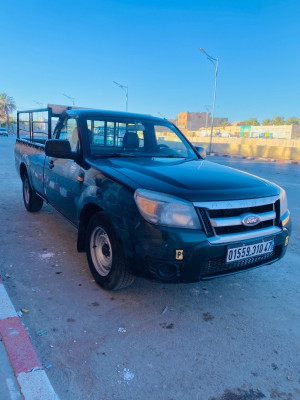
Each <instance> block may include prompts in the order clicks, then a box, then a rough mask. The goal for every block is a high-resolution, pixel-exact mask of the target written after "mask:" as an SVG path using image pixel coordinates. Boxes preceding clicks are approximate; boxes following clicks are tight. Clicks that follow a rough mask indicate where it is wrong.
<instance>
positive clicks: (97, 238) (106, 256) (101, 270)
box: [90, 226, 112, 276]
mask: <svg viewBox="0 0 300 400" xmlns="http://www.w3.org/2000/svg"><path fill="white" fill-rule="evenodd" d="M90 251H91V257H92V261H93V264H94V267H95V269H96V271H97V272H98V274H99V275H101V276H107V275H108V274H109V272H110V270H111V267H112V249H111V243H110V240H109V237H108V235H107V233H106V232H105V230H104V229H103V228H100V227H99V226H97V227H96V228H95V229H94V230H93V232H92V234H91V240H90Z"/></svg>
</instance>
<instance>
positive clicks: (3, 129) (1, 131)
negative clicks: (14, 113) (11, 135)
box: [0, 128, 8, 136]
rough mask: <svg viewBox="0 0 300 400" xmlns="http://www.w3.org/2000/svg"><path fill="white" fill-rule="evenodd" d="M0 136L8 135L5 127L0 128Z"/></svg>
mask: <svg viewBox="0 0 300 400" xmlns="http://www.w3.org/2000/svg"><path fill="white" fill-rule="evenodd" d="M0 136H8V132H7V130H6V129H5V128H0Z"/></svg>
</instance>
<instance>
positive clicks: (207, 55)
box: [200, 47, 219, 153]
mask: <svg viewBox="0 0 300 400" xmlns="http://www.w3.org/2000/svg"><path fill="white" fill-rule="evenodd" d="M200 51H202V53H203V54H204V55H206V57H207V59H208V60H209V61H210V62H211V63H212V64H213V66H214V67H215V89H214V103H213V113H212V119H211V130H210V142H209V153H211V148H212V136H213V130H214V117H215V104H216V92H217V77H218V67H219V57H217V58H214V57H212V56H210V55H209V54H207V53H206V51H205V50H203V49H202V48H201V47H200Z"/></svg>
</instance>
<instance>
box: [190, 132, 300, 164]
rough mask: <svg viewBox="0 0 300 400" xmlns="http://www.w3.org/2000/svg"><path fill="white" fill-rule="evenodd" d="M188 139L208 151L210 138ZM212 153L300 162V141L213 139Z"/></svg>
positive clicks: (191, 137) (192, 137)
mask: <svg viewBox="0 0 300 400" xmlns="http://www.w3.org/2000/svg"><path fill="white" fill-rule="evenodd" d="M187 138H188V139H189V140H190V141H191V142H192V143H193V144H194V145H196V146H202V147H205V148H206V150H207V151H208V149H209V143H210V137H201V138H200V137H194V136H191V135H187ZM212 152H213V153H223V154H233V155H241V156H252V157H266V158H276V159H282V160H295V161H300V139H294V140H293V139H263V138H260V139H253V138H249V139H247V138H235V137H232V138H222V137H213V138H212Z"/></svg>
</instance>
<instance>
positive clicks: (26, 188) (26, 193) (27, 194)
mask: <svg viewBox="0 0 300 400" xmlns="http://www.w3.org/2000/svg"><path fill="white" fill-rule="evenodd" d="M24 199H25V202H26V204H28V203H29V199H30V188H29V183H28V179H27V178H25V179H24Z"/></svg>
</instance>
